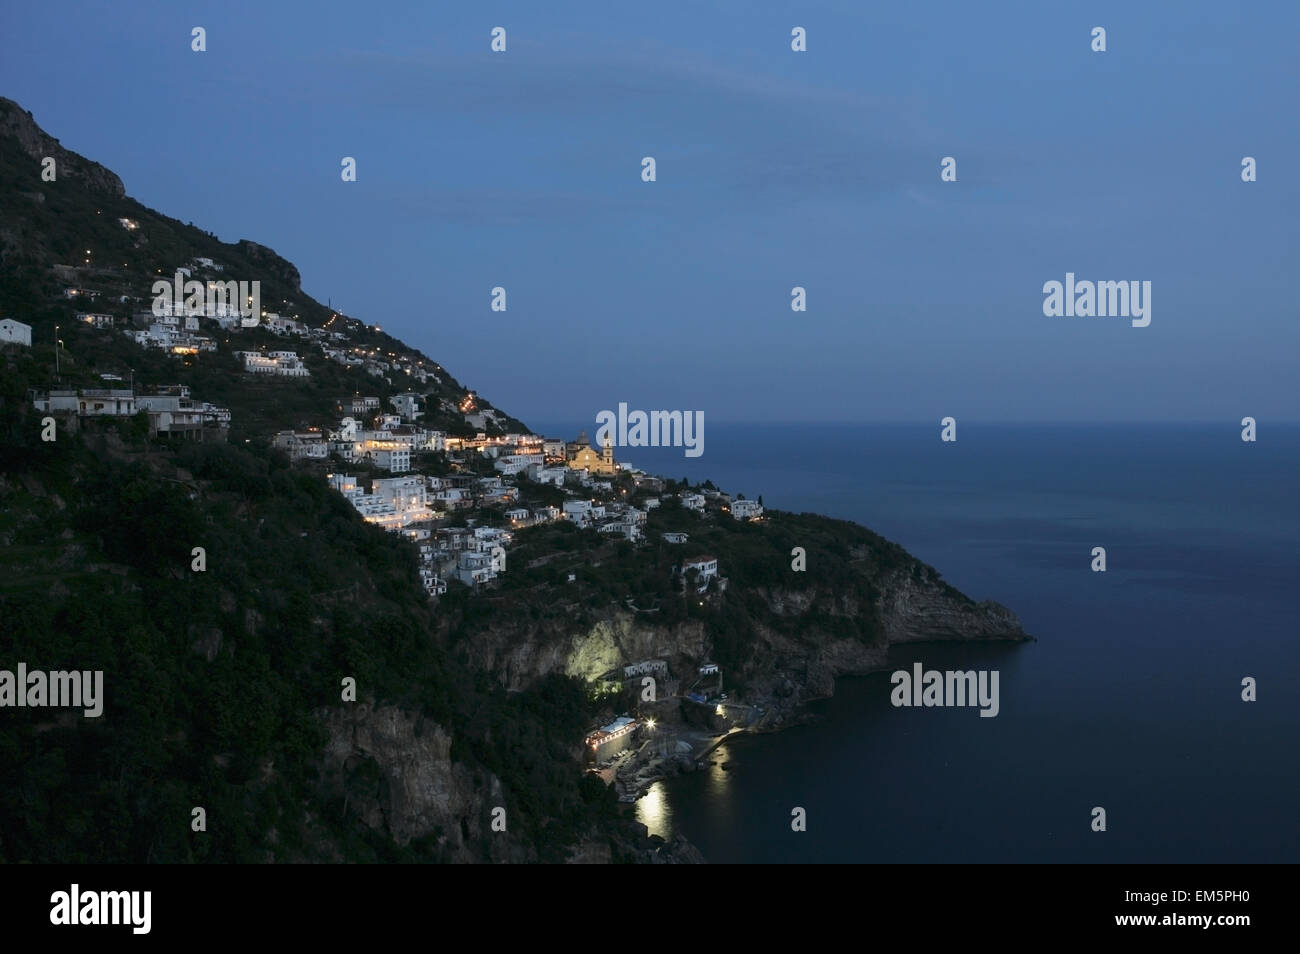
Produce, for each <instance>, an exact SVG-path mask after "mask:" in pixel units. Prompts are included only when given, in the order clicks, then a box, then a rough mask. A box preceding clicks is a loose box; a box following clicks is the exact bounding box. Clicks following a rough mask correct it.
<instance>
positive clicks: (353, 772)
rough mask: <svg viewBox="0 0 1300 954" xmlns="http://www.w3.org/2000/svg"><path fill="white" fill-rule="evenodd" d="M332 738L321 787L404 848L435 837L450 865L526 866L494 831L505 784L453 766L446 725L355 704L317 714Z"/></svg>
mask: <svg viewBox="0 0 1300 954" xmlns="http://www.w3.org/2000/svg"><path fill="white" fill-rule="evenodd" d="M318 715H319V717H320V719H321V720H322V722H323V723H324V725H325V727H326V729H327V731H328V733H329V741H328V742H327V743H326V746H325V752H324V758H323V761H322V784H323V786H324V788H325V792H326V794H327V795H328V796H333V797H338V796H342V797H343V798H345V799H346V802H347V806H348V811H349V812H354V813H355V814H356V815H357V817H359V818H360V819H361V821H362V822H363V823H364V824H365V825H366V826H367V827H369V828H371V829H374V830H375V831H378V832H382V833H384V834H386V835H387V836H388V837H390V838H392V839H393V841H395V842H397V844H399V845H405V844H407V843H408V842H410V841H411V839H412V838H422V837H425V836H429V835H434V836H436V837H437V841H438V846H439V849H440V851H441V853H442V855H443V858H444V860H447V861H455V862H469V861H527V860H529V859H528V857H527V856H528V852H527V851H524V850H523V849H521V848H519V847H518V846H516V845H514V844H512V842H511V839H510V836H509V834H508V817H507V832H506V833H502V832H493V831H492V830H491V818H492V808H493V807H495V806H498V805H502V806H503V805H504V803H505V798H504V795H503V794H502V791H501V783H500V781H499V780H498V779H497V778H496V777H495V776H492V775H488V774H486V773H481V777H480V773H475V772H472V771H470V770H469V769H468V768H466V767H465V766H464V765H462V764H460V763H459V762H453V761H452V760H451V736H450V735H449V734H448V733H447V732H446V730H445V729H443V727H442V726H440V725H437V724H436V723H433V722H428V721H426V720H424V719H422V718H421V717H419V716H417V715H413V714H412V713H409V712H405V711H402V710H401V709H397V708H395V707H392V706H380V707H378V708H373V707H371V706H369V705H367V704H365V703H360V702H359V703H356V704H354V705H351V706H348V707H346V708H342V709H331V710H327V711H322V712H320V713H318Z"/></svg>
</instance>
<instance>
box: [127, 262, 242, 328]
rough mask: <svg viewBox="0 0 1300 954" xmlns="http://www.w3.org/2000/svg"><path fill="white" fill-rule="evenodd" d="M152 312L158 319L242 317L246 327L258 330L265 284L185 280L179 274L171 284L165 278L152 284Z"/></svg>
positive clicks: (179, 273)
mask: <svg viewBox="0 0 1300 954" xmlns="http://www.w3.org/2000/svg"><path fill="white" fill-rule="evenodd" d="M150 293H151V294H152V295H153V296H154V299H153V313H154V315H155V316H156V317H158V318H165V317H169V316H180V315H182V314H183V315H199V316H206V317H208V318H216V317H219V316H222V315H234V314H236V313H237V314H239V316H240V324H241V325H243V326H244V327H245V328H253V327H256V326H257V324H258V323H259V322H260V321H261V320H262V283H261V281H259V280H257V279H254V280H253V281H251V282H235V281H225V282H217V281H212V282H201V281H199V280H198V279H194V278H192V279H190V280H188V281H186V280H185V273H184V272H181V271H178V272H177V273H176V276H175V278H174V279H173V280H172V281H170V282H168V281H165V280H163V279H159V280H158V281H156V282H154V283H153V288H152V289H151V290H150Z"/></svg>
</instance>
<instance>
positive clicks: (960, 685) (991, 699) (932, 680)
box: [889, 663, 1001, 719]
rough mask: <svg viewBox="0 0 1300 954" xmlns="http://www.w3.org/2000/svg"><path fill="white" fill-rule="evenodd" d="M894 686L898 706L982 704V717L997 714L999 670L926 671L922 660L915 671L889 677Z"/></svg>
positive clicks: (980, 705)
mask: <svg viewBox="0 0 1300 954" xmlns="http://www.w3.org/2000/svg"><path fill="white" fill-rule="evenodd" d="M889 681H890V683H891V684H892V685H893V686H894V690H893V692H891V693H890V694H889V701H890V702H891V703H893V704H894V706H895V707H898V706H909V707H910V706H927V707H928V706H976V705H977V706H979V708H980V718H981V719H991V718H994V717H996V716H997V714H998V710H999V709H1000V708H1001V705H1000V703H999V701H998V670H996V669H993V670H988V669H981V670H979V671H978V672H977V671H976V670H974V669H971V670H967V671H966V672H954V671H952V670H948V671H945V672H940V671H939V670H937V669H931V670H928V671H925V670H923V669H922V667H921V664H920V663H913V664H912V671H911V672H908V671H907V670H906V669H899V670H898V671H897V672H895V673H894V674H893V675H892V676H890V677H889Z"/></svg>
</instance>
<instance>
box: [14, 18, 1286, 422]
mask: <svg viewBox="0 0 1300 954" xmlns="http://www.w3.org/2000/svg"><path fill="white" fill-rule="evenodd" d="M196 26H201V27H203V28H204V30H205V31H206V45H207V50H206V51H205V52H202V53H199V52H195V51H193V50H192V49H191V31H192V29H193V28H194V27H196ZM498 26H500V27H503V28H504V29H505V31H506V50H505V52H502V53H496V52H493V51H492V50H491V48H490V46H491V41H492V36H491V33H492V30H493V28H494V27H498ZM1097 26H1101V27H1104V28H1105V30H1106V47H1107V48H1106V51H1105V52H1094V51H1093V49H1092V44H1093V37H1092V31H1093V28H1094V27H1097ZM795 27H802V28H804V30H805V31H806V37H807V40H806V44H807V49H806V51H805V52H795V51H793V50H792V49H791V31H792V30H793V29H794V28H795ZM1297 35H1300V4H1296V3H1294V2H1291V0H1287V2H1281V0H1277V2H1252V0H1242V2H1234V3H1224V2H1222V0H1214V2H1207V0H1179V2H1149V3H1141V4H1135V3H1131V2H1128V0H1123V2H1052V3H1043V2H1041V0H1032V2H1000V3H993V4H975V3H970V2H967V0H959V2H952V0H940V2H928V3H915V2H904V0H897V2H893V0H891V2H876V0H872V2H864V0H844V2H833V3H768V2H761V0H744V2H706V0H698V2H691V3H642V4H635V3H618V4H595V3H564V2H547V3H536V2H529V3H491V2H466V3H445V2H438V3H398V2H392V3H383V4H363V3H353V2H339V0H316V2H312V3H301V4H298V3H274V4H269V3H265V2H264V0H254V2H245V0H220V2H176V0H168V2H134V3H117V4H103V3H95V4H92V3H88V2H77V0H68V2H65V3H61V4H56V5H48V4H5V5H3V7H0V95H5V96H8V97H10V98H12V99H15V100H17V101H18V102H19V103H21V104H22V105H23V107H24V108H26V109H29V110H31V112H32V113H33V115H34V116H35V119H36V121H37V122H38V123H39V124H40V125H41V126H42V127H43V128H44V129H45V130H46V131H47V132H48V133H50V134H51V135H52V136H54V137H55V138H57V139H59V140H60V141H61V142H62V143H63V145H64V146H66V147H68V148H70V149H73V150H74V151H77V152H80V153H82V154H83V155H86V156H87V157H89V158H91V159H94V160H96V161H98V162H101V163H103V164H104V165H106V166H108V167H109V168H110V169H112V170H113V171H114V172H116V173H118V175H120V176H121V177H122V179H123V181H124V183H125V185H126V189H127V193H128V194H129V195H131V196H133V197H134V198H136V199H138V200H139V201H141V202H143V203H144V204H145V205H148V206H150V207H153V208H155V209H158V210H159V211H162V212H164V213H166V214H169V215H172V216H174V217H176V218H178V219H181V220H182V221H192V222H193V223H194V224H195V225H198V226H200V227H201V228H204V229H206V230H209V231H212V232H215V233H216V234H217V236H218V237H220V238H221V239H222V240H223V241H227V242H234V241H237V240H239V239H241V238H249V239H253V240H254V241H257V242H260V243H262V244H264V245H268V246H270V247H271V248H274V249H275V250H276V251H277V252H279V253H280V254H281V255H283V256H284V257H285V258H287V259H289V260H290V261H292V262H293V263H294V264H296V265H297V266H298V268H299V270H300V271H301V273H302V279H303V288H304V290H305V291H306V292H308V293H309V294H311V295H313V296H314V297H316V298H317V299H319V300H320V301H322V302H325V301H327V300H328V301H330V302H332V303H333V304H334V306H335V307H339V308H342V309H344V310H345V311H347V313H349V314H351V315H353V316H355V317H359V318H362V319H363V320H365V321H367V322H370V323H372V324H378V325H380V326H382V327H383V328H384V330H385V331H387V332H390V333H391V334H393V335H395V336H396V337H398V338H400V339H402V340H404V341H406V342H407V343H408V344H410V345H413V346H415V347H418V348H420V349H421V350H423V351H424V352H425V353H427V354H428V355H430V356H431V357H432V358H434V359H435V360H437V361H438V362H440V363H442V364H443V365H444V366H445V367H446V368H447V369H448V370H449V371H451V373H452V374H454V375H455V376H456V377H457V378H458V379H459V380H460V381H461V382H462V383H463V384H465V385H466V386H468V387H471V388H473V389H475V390H478V391H480V392H481V393H483V394H484V395H485V396H486V397H487V398H488V399H489V400H491V401H492V402H493V403H494V404H496V405H497V406H498V407H501V408H503V409H505V410H506V411H508V412H509V413H511V414H514V415H515V416H517V417H520V418H522V419H523V420H524V421H528V420H529V419H530V418H532V419H572V420H584V419H587V420H593V419H594V417H595V415H596V413H597V412H599V411H600V410H602V409H616V408H617V407H618V405H619V403H620V402H623V403H626V404H627V405H628V407H629V408H631V409H644V410H654V409H669V410H684V411H701V412H703V414H704V415H705V418H706V419H707V420H713V421H790V422H793V421H844V422H849V421H863V422H871V421H918V422H919V421H931V422H933V423H934V424H935V425H936V426H937V425H938V422H939V419H940V418H942V417H944V416H949V415H951V416H953V417H955V418H956V419H957V420H958V421H963V420H967V421H1039V422H1053V421H1061V422H1080V421H1192V420H1227V421H1233V422H1235V421H1239V420H1240V418H1242V417H1243V416H1247V415H1249V416H1253V417H1256V418H1257V419H1259V420H1261V421H1264V420H1296V419H1300V413H1298V401H1297V397H1296V394H1297V388H1296V380H1297V374H1296V365H1297V356H1298V354H1300V347H1298V346H1300V330H1298V326H1297V317H1298V316H1297V296H1296V293H1295V291H1294V290H1293V289H1292V287H1291V285H1292V282H1293V279H1294V277H1295V276H1296V274H1297V267H1296V266H1297V264H1298V260H1297V235H1298V234H1300V229H1298V228H1297V221H1300V215H1298V213H1300V185H1298V184H1297V179H1296V174H1295V173H1296V169H1297V166H1298V165H1300V124H1297V121H1296V117H1297V113H1296V109H1297V102H1300V96H1298V95H1297V94H1298V93H1300V81H1298V80H1297V75H1298V73H1300V67H1297V65H1296V64H1297V57H1296V53H1295V43H1296V36H1297ZM345 156H348V157H353V158H355V160H356V173H357V174H356V181H355V182H344V181H343V180H342V176H341V174H340V172H341V163H342V159H343V157H345ZM645 156H652V157H654V159H655V162H656V177H657V178H656V181H654V182H645V181H643V180H642V158H643V157H645ZM1246 156H1250V157H1254V158H1255V160H1256V163H1257V177H1258V178H1257V181H1255V182H1243V181H1242V175H1241V173H1242V159H1243V157H1246ZM944 157H952V158H953V159H955V160H956V176H957V178H956V181H953V182H944V181H941V178H940V171H941V170H940V163H941V160H942V159H943V158H944ZM1067 272H1073V273H1074V274H1075V276H1076V278H1077V279H1078V280H1093V281H1119V280H1129V281H1132V280H1136V281H1149V282H1151V323H1150V325H1149V326H1147V327H1144V328H1137V327H1133V326H1132V325H1131V323H1130V321H1128V320H1126V319H1123V318H1074V317H1069V318H1067V317H1048V316H1045V315H1044V313H1043V303H1044V297H1045V295H1044V291H1043V286H1044V283H1046V282H1049V281H1061V282H1064V280H1065V275H1066V273H1067ZM497 286H500V287H503V288H505V290H506V310H505V311H504V312H494V311H492V309H491V302H492V289H493V288H494V287H497ZM795 286H800V287H803V288H804V289H806V300H807V310H806V311H804V312H794V311H792V309H791V297H792V292H791V290H792V289H793V288H794V287H795Z"/></svg>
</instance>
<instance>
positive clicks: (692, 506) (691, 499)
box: [682, 494, 704, 513]
mask: <svg viewBox="0 0 1300 954" xmlns="http://www.w3.org/2000/svg"><path fill="white" fill-rule="evenodd" d="M682 506H683V507H685V508H686V509H687V510H694V511H695V512H696V513H704V495H703V494H682Z"/></svg>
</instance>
